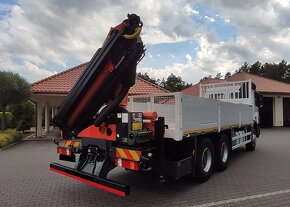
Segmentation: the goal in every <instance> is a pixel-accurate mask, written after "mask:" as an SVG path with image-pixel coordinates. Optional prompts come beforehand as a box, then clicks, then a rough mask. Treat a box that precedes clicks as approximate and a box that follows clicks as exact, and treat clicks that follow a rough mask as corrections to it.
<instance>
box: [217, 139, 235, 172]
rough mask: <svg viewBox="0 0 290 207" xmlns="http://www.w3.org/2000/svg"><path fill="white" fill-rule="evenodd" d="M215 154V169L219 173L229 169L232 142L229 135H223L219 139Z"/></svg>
mask: <svg viewBox="0 0 290 207" xmlns="http://www.w3.org/2000/svg"><path fill="white" fill-rule="evenodd" d="M215 152H216V153H215V155H216V159H215V169H216V170H217V171H224V170H225V169H227V167H228V164H229V160H230V154H231V148H230V142H229V138H228V136H227V135H225V134H223V135H222V136H221V137H220V138H219V139H218V141H217V145H216V149H215Z"/></svg>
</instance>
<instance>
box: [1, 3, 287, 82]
mask: <svg viewBox="0 0 290 207" xmlns="http://www.w3.org/2000/svg"><path fill="white" fill-rule="evenodd" d="M128 13H135V14H137V15H139V16H140V18H141V20H142V21H143V24H144V26H143V30H142V33H141V37H142V39H143V42H144V44H145V45H146V49H147V50H146V56H145V57H144V59H143V60H142V61H141V62H140V63H139V65H138V68H137V70H138V72H141V73H145V72H147V73H148V74H149V76H151V77H154V78H156V79H162V78H167V77H168V76H169V75H170V74H171V73H173V74H174V75H176V76H180V77H181V78H182V79H183V80H184V81H186V82H188V83H193V84H195V83H197V82H199V80H200V79H201V78H203V77H205V76H208V75H212V76H215V74H217V73H219V72H220V73H221V74H222V75H224V74H225V73H226V72H233V71H235V70H236V69H237V68H239V67H240V66H241V65H242V64H243V63H244V62H248V63H250V64H253V63H254V62H256V61H260V62H262V63H265V62H275V63H278V62H280V61H281V60H283V59H284V60H286V61H289V59H290V41H289V40H290V0H243V1H240V0H219V1H214V0H204V1H196V0H191V1H190V0H159V1H156V0H143V1H134V0H126V1H125V0H82V1H79V0H61V1H59V0H44V1H39V0H0V70H1V71H3V70H4V71H12V72H15V73H19V74H20V75H21V76H23V77H24V78H25V79H26V80H28V81H29V82H30V83H33V82H35V81H38V80H40V79H43V78H46V77H48V76H51V75H53V74H56V73H59V72H61V71H64V70H67V69H69V68H71V67H74V66H77V65H79V64H82V63H84V62H87V61H89V60H90V59H91V57H92V56H93V54H94V53H95V51H96V50H97V49H98V48H99V47H101V45H102V43H103V41H104V39H105V37H106V35H107V33H108V31H109V29H110V27H113V26H116V25H117V24H119V23H120V22H122V21H123V20H124V19H126V17H127V14H128Z"/></svg>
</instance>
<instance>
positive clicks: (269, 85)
mask: <svg viewBox="0 0 290 207" xmlns="http://www.w3.org/2000/svg"><path fill="white" fill-rule="evenodd" d="M242 80H251V81H252V82H254V83H255V84H256V87H257V91H259V92H261V93H275V94H290V84H288V83H284V82H281V81H277V80H273V79H270V78H265V77H262V76H258V75H254V74H250V73H245V72H241V73H237V74H235V75H233V76H231V77H229V78H227V81H242Z"/></svg>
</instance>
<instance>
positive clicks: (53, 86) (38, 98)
mask: <svg viewBox="0 0 290 207" xmlns="http://www.w3.org/2000/svg"><path fill="white" fill-rule="evenodd" d="M86 65H87V63H84V64H81V65H78V66H76V67H73V68H71V69H68V70H66V71H63V72H61V73H58V74H55V75H53V76H50V77H48V78H45V79H43V80H40V81H37V82H35V83H33V84H32V85H31V88H32V93H33V94H32V96H31V98H30V99H31V101H33V102H34V103H36V105H37V110H36V111H37V113H36V114H37V118H36V120H37V123H36V137H42V131H43V126H42V125H43V123H44V132H49V127H50V125H51V124H52V123H51V120H52V119H53V117H54V115H55V114H56V113H57V110H58V108H59V107H60V106H61V103H62V102H63V100H64V99H65V97H66V95H67V94H68V93H69V91H70V90H71V88H72V87H73V85H74V84H75V82H76V81H77V80H78V78H79V77H80V75H81V74H82V72H83V71H84V69H85V67H86ZM167 92H168V91H167V90H165V89H163V88H161V87H159V86H157V85H155V84H152V83H150V82H148V81H146V80H143V79H142V78H140V77H136V83H135V85H134V86H133V87H131V88H130V90H129V95H142V94H152V93H167Z"/></svg>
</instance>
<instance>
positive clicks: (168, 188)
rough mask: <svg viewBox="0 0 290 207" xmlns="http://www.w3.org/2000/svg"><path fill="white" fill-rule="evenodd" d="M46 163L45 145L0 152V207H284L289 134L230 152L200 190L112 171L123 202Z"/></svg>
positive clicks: (288, 189) (269, 132)
mask: <svg viewBox="0 0 290 207" xmlns="http://www.w3.org/2000/svg"><path fill="white" fill-rule="evenodd" d="M51 161H57V155H56V153H55V145H54V144H53V143H52V142H48V141H22V142H21V143H19V144H17V145H15V146H13V147H11V148H9V149H6V150H4V151H2V152H0V206H164V207H170V206H190V207H192V206H263V207H265V206H290V128H275V129H263V130H262V137H261V138H260V139H259V142H258V145H257V148H256V151H255V152H250V153H249V152H246V151H245V149H238V150H237V151H234V152H233V154H232V159H231V163H230V165H229V168H228V169H227V170H226V171H225V172H221V173H215V174H214V175H213V176H212V177H211V179H210V180H209V181H208V182H206V183H203V184H197V183H195V182H193V181H191V180H190V179H182V180H179V181H175V182H173V181H170V182H167V183H165V184H157V183H155V182H154V179H155V178H154V177H153V176H151V175H150V174H146V173H141V174H137V173H133V172H126V171H125V170H123V169H116V170H114V171H113V172H112V173H111V174H110V178H112V179H116V180H118V181H120V182H123V183H128V184H129V185H130V186H131V195H130V196H129V197H125V198H123V197H119V196H116V195H113V194H110V193H107V192H104V191H101V190H99V189H96V188H94V187H91V186H88V185H85V184H83V183H80V182H78V181H74V180H71V179H68V178H66V177H63V176H61V175H58V174H55V173H53V172H51V171H49V170H48V165H49V162H51Z"/></svg>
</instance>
